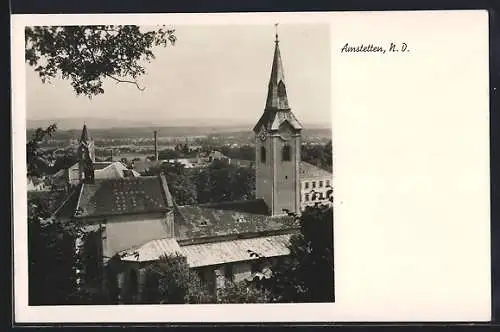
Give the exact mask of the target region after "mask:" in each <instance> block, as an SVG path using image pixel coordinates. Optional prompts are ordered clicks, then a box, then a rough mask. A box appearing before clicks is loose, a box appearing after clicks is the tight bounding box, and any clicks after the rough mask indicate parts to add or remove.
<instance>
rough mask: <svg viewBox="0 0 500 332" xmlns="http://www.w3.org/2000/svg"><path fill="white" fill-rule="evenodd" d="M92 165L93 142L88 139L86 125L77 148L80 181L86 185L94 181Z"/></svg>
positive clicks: (93, 158)
mask: <svg viewBox="0 0 500 332" xmlns="http://www.w3.org/2000/svg"><path fill="white" fill-rule="evenodd" d="M94 163H95V146H94V141H93V140H91V139H90V137H89V133H88V130H87V125H86V124H84V125H83V129H82V134H81V136H80V145H79V147H78V168H79V172H80V180H81V181H85V182H88V183H92V182H93V181H94Z"/></svg>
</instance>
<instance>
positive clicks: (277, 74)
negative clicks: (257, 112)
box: [266, 24, 290, 110]
mask: <svg viewBox="0 0 500 332" xmlns="http://www.w3.org/2000/svg"><path fill="white" fill-rule="evenodd" d="M276 27H277V24H276ZM270 109H273V110H289V109H290V107H289V106H288V98H287V95H286V87H285V73H284V70H283V61H282V60H281V53H280V47H279V38H278V31H276V39H275V41H274V56H273V65H272V67H271V77H270V78H269V86H268V90H267V101H266V110H270Z"/></svg>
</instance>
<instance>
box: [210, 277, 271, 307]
mask: <svg viewBox="0 0 500 332" xmlns="http://www.w3.org/2000/svg"><path fill="white" fill-rule="evenodd" d="M272 298H273V297H272V296H271V293H270V291H269V290H267V289H264V288H261V287H258V286H256V285H254V284H252V283H250V282H247V281H241V282H236V283H235V282H226V284H225V287H224V288H220V289H218V290H217V303H269V302H271V300H272Z"/></svg>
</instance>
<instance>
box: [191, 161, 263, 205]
mask: <svg viewBox="0 0 500 332" xmlns="http://www.w3.org/2000/svg"><path fill="white" fill-rule="evenodd" d="M194 181H195V183H196V187H197V189H198V202H199V203H216V202H224V201H238V200H248V199H253V198H254V196H255V171H254V170H253V169H251V168H245V167H236V166H232V165H230V164H228V163H227V162H225V161H223V160H215V161H214V162H212V163H211V164H210V166H209V167H207V168H205V169H203V170H201V171H200V172H199V173H198V174H196V177H195V180H194Z"/></svg>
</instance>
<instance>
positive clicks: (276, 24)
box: [274, 23, 280, 43]
mask: <svg viewBox="0 0 500 332" xmlns="http://www.w3.org/2000/svg"><path fill="white" fill-rule="evenodd" d="M278 24H279V23H275V24H274V29H275V31H276V33H275V36H276V40H275V41H274V42H275V43H279V42H280V41H279V38H278Z"/></svg>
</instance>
